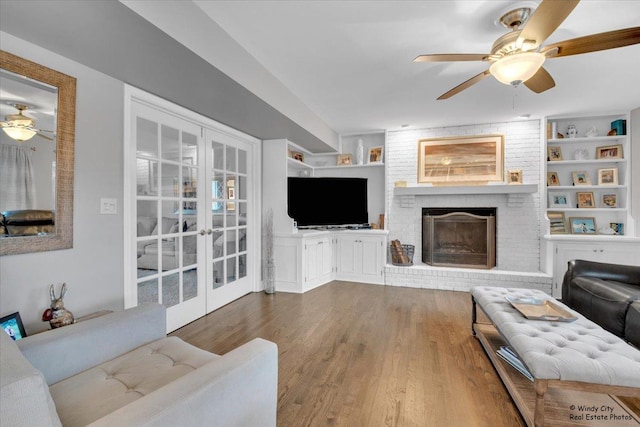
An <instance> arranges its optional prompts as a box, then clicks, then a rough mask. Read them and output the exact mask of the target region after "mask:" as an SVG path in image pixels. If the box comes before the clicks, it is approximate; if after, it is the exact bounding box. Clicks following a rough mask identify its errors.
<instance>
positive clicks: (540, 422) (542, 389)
mask: <svg viewBox="0 0 640 427" xmlns="http://www.w3.org/2000/svg"><path fill="white" fill-rule="evenodd" d="M533 385H534V387H535V389H536V407H535V411H534V413H533V425H534V426H535V427H543V426H544V395H545V394H546V393H547V389H548V388H549V383H548V381H547V380H535V381H534V383H533Z"/></svg>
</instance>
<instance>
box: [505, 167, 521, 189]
mask: <svg viewBox="0 0 640 427" xmlns="http://www.w3.org/2000/svg"><path fill="white" fill-rule="evenodd" d="M507 177H508V180H509V182H508V184H509V185H511V184H522V169H511V170H508V171H507Z"/></svg>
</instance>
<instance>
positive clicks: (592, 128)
mask: <svg viewBox="0 0 640 427" xmlns="http://www.w3.org/2000/svg"><path fill="white" fill-rule="evenodd" d="M617 120H623V121H625V122H626V126H627V127H629V126H630V123H629V117H628V115H627V114H624V113H621V114H615V113H614V114H603V115H589V116H559V117H549V118H547V119H546V126H547V130H548V134H547V138H546V148H547V149H546V154H547V161H546V162H545V164H546V177H547V185H546V192H545V193H546V196H547V197H546V198H545V199H546V200H545V203H546V212H547V216H549V213H550V212H551V213H552V217H553V216H554V215H556V216H557V215H558V213H561V214H563V215H564V216H565V228H566V231H565V232H564V233H563V232H562V230H560V227H558V226H557V224H558V222H557V219H556V221H555V224H556V226H555V227H553V229H551V228H550V229H549V230H548V232H547V234H548V235H549V236H547V237H548V238H551V239H553V237H554V236H555V235H557V234H570V235H571V236H573V237H575V238H576V239H580V238H583V237H585V234H580V233H572V229H571V222H570V218H592V219H593V220H594V222H595V228H596V230H595V233H591V231H592V230H589V231H590V232H589V233H587V234H589V235H593V234H595V235H599V234H601V232H606V231H609V230H607V229H608V228H612V229H618V228H619V227H618V226H611V224H622V225H623V226H622V228H623V231H622V233H621V234H620V235H621V236H624V235H634V230H633V222H632V221H631V218H630V216H629V210H628V203H629V200H630V196H631V194H630V193H631V188H630V169H631V168H630V166H629V160H628V158H629V154H630V144H629V136H628V132H624V133H622V132H621V134H615V135H607V134H608V133H609V132H610V131H611V129H612V123H613V122H615V121H617ZM571 126H573V127H575V133H573V135H571V134H569V128H570V127H571ZM551 129H553V130H551ZM554 132H555V134H554ZM550 133H551V134H550ZM558 134H560V135H562V136H563V137H562V138H559V137H558ZM558 156H560V157H558ZM612 171H614V172H615V174H616V180H615V181H614V182H611V183H607V182H605V181H602V180H601V182H599V175H601V174H602V175H603V176H605V174H607V175H606V177H611V176H612V174H613V172H612ZM583 177H584V178H586V179H588V180H589V182H588V183H585V184H580V183H579V182H574V181H575V180H579V179H582V178H583ZM581 201H582V203H581ZM553 223H554V222H552V224H553ZM573 231H576V230H575V229H574V230H573ZM607 236H610V235H608V234H607Z"/></svg>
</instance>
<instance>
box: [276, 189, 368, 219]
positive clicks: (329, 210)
mask: <svg viewBox="0 0 640 427" xmlns="http://www.w3.org/2000/svg"><path fill="white" fill-rule="evenodd" d="M287 212H288V214H289V216H290V217H291V218H293V219H294V220H295V221H296V222H297V223H298V226H299V227H310V226H340V225H362V224H366V223H368V222H369V213H368V210H367V179H366V178H328V177H322V178H297V177H290V178H289V179H288V188H287Z"/></svg>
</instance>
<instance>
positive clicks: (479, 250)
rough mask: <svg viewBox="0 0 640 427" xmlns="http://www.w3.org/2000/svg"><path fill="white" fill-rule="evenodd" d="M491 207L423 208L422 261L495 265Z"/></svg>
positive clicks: (440, 263)
mask: <svg viewBox="0 0 640 427" xmlns="http://www.w3.org/2000/svg"><path fill="white" fill-rule="evenodd" d="M495 220H496V216H495V209H494V208H489V209H487V208H480V209H468V208H465V209H457V208H456V209H442V208H437V209H424V210H423V216H422V262H424V263H425V264H429V265H434V266H449V267H467V268H485V269H489V268H493V267H495V266H496V231H495V230H496V221H495Z"/></svg>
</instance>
